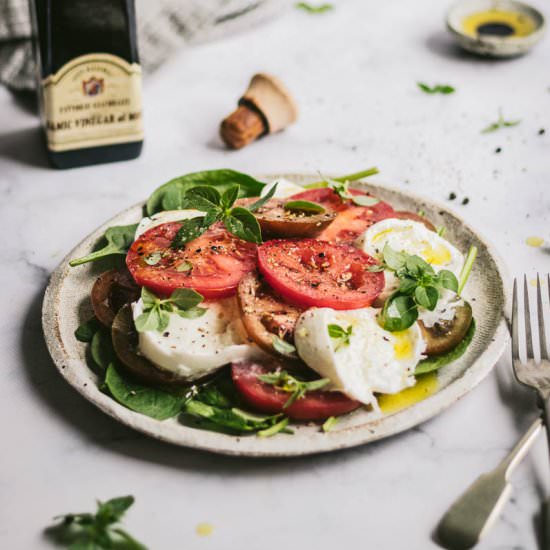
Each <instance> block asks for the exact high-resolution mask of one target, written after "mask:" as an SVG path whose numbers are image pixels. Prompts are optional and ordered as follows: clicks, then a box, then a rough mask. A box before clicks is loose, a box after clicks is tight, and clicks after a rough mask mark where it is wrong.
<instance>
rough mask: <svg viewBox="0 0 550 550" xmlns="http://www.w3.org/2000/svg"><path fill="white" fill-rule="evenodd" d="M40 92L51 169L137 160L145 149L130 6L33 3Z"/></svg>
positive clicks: (121, 2) (120, 0) (61, 0)
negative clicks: (143, 148)
mask: <svg viewBox="0 0 550 550" xmlns="http://www.w3.org/2000/svg"><path fill="white" fill-rule="evenodd" d="M31 6H32V8H33V9H32V12H33V13H32V15H33V24H34V28H35V34H36V37H37V38H36V43H35V46H36V47H35V53H36V60H37V68H38V70H37V74H38V88H39V95H40V104H41V113H42V119H43V124H44V129H45V134H46V143H47V148H48V155H49V158H50V161H51V162H52V164H53V165H54V166H56V167H57V168H72V167H75V166H84V165H87V164H98V163H102V162H113V161H118V160H127V159H132V158H136V157H137V156H139V154H140V152H141V148H142V145H143V125H142V124H143V123H142V106H141V68H140V65H139V58H138V49H137V37H136V25H135V8H134V1H133V0H32V2H31Z"/></svg>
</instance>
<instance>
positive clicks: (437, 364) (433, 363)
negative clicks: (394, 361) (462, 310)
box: [414, 319, 476, 376]
mask: <svg viewBox="0 0 550 550" xmlns="http://www.w3.org/2000/svg"><path fill="white" fill-rule="evenodd" d="M475 331H476V324H475V321H474V320H473V319H472V323H471V324H470V328H469V329H468V332H466V335H465V336H464V338H463V339H462V340H461V341H460V342H459V343H458V344H457V346H456V347H454V348H453V349H452V350H450V351H448V352H447V353H444V354H443V355H434V356H433V357H427V358H426V359H422V361H420V363H418V365H417V367H416V369H415V371H414V374H415V376H418V375H420V374H427V373H428V372H433V371H435V370H438V369H440V368H441V367H444V366H445V365H448V364H449V363H452V362H453V361H456V360H457V359H458V358H460V357H462V355H464V353H465V352H466V350H467V349H468V346H469V345H470V344H471V342H472V340H473V338H474V334H475Z"/></svg>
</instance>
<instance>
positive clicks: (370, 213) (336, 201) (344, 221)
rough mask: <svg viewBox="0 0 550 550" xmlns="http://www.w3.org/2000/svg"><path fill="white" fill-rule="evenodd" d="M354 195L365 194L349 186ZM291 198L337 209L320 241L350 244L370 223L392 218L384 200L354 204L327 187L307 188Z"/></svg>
mask: <svg viewBox="0 0 550 550" xmlns="http://www.w3.org/2000/svg"><path fill="white" fill-rule="evenodd" d="M350 192H351V193H353V194H354V195H366V193H365V192H363V191H359V190H358V189H350ZM292 200H306V201H311V202H316V203H318V204H321V205H322V206H324V207H325V208H326V209H327V210H329V211H332V212H338V215H337V216H336V219H335V220H334V221H333V222H332V223H331V224H330V225H329V226H328V227H327V228H326V229H325V230H323V231H322V232H321V234H320V235H318V236H317V238H318V239H320V240H322V241H329V242H335V243H346V244H351V243H353V241H355V239H357V237H359V235H361V233H363V231H365V230H366V229H368V228H369V227H370V226H371V225H373V224H375V223H376V222H379V221H381V220H385V219H386V218H392V217H393V216H394V209H393V208H392V207H391V206H390V205H389V204H388V203H387V202H384V201H380V202H378V203H377V204H374V205H373V206H357V205H355V204H354V203H353V202H352V201H351V200H344V201H342V199H341V198H340V197H339V196H338V195H337V194H336V193H335V192H334V191H333V190H332V189H330V188H327V187H325V188H322V189H310V190H308V191H304V192H303V193H298V194H297V195H293V196H292Z"/></svg>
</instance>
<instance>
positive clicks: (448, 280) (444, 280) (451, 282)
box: [437, 269, 458, 292]
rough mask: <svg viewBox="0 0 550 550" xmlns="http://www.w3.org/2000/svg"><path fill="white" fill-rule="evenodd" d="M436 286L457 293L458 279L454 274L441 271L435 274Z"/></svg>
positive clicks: (444, 270)
mask: <svg viewBox="0 0 550 550" xmlns="http://www.w3.org/2000/svg"><path fill="white" fill-rule="evenodd" d="M437 284H438V285H439V286H442V287H443V288H446V289H448V290H452V291H453V292H457V291H458V279H457V278H456V276H455V274H454V273H453V272H452V271H449V270H448V269H442V270H441V271H440V272H439V273H438V274H437Z"/></svg>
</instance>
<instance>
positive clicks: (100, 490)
mask: <svg viewBox="0 0 550 550" xmlns="http://www.w3.org/2000/svg"><path fill="white" fill-rule="evenodd" d="M536 3H537V4H538V5H539V6H541V7H543V6H544V2H542V0H539V1H537V2H536ZM445 4H446V2H437V1H435V0H431V1H430V0H417V1H416V2H414V8H413V5H412V3H409V2H403V1H399V0H386V1H385V2H378V3H375V2H366V1H365V0H346V1H344V0H340V1H336V5H337V9H336V10H335V11H334V12H332V13H329V14H326V15H324V16H308V15H307V14H304V13H301V12H299V11H297V10H289V12H288V14H287V15H285V16H283V17H282V18H281V19H279V20H277V21H274V22H273V23H272V24H270V25H268V26H264V27H262V28H258V29H256V30H253V31H250V32H248V33H245V34H241V35H239V36H235V37H232V38H230V39H227V40H225V41H223V42H216V43H212V44H207V45H203V46H199V47H196V48H195V49H192V50H188V51H186V52H182V54H181V55H180V56H178V57H177V58H175V59H173V60H171V61H170V62H168V63H167V64H166V65H165V66H164V67H163V68H162V69H161V70H160V71H159V72H158V73H156V74H155V75H154V76H152V77H151V78H149V79H148V81H147V82H146V85H145V101H146V133H147V144H146V147H145V150H144V153H143V155H142V157H141V158H140V159H138V160H136V161H133V162H128V163H119V164H112V165H104V166H97V167H90V168H83V169H77V170H72V171H66V172H60V171H55V170H52V169H50V168H48V167H47V166H46V165H45V158H44V154H43V151H42V149H41V143H40V139H39V134H38V131H37V129H36V127H37V119H36V117H35V115H34V114H33V112H32V109H31V108H30V107H29V105H30V104H29V103H28V102H27V101H24V100H18V99H16V98H14V97H12V96H11V95H10V94H9V93H8V92H7V91H6V90H3V89H0V121H1V125H0V132H1V133H0V190H1V196H2V202H1V203H0V211H1V220H2V228H3V231H2V235H3V238H2V250H3V258H4V261H3V269H2V270H1V271H0V282H1V287H2V309H3V314H2V315H1V317H0V335H1V336H0V350H1V356H2V371H3V382H2V384H1V385H0V412H1V417H2V419H3V421H2V426H3V430H2V432H3V433H2V440H1V441H2V443H1V445H0V510H1V513H0V548H5V549H9V550H19V549H21V550H29V549H35V548H36V549H39V548H49V543H48V542H47V541H45V539H44V538H43V536H42V533H41V530H42V528H43V527H44V526H46V525H47V524H48V523H49V522H50V520H51V518H52V516H53V515H55V514H57V513H63V512H68V511H80V510H86V509H90V508H92V507H93V500H94V498H96V497H97V498H101V499H107V498H109V497H112V496H116V495H120V494H126V493H131V494H133V495H135V496H136V498H137V503H136V505H135V506H134V508H133V509H132V510H131V512H130V513H129V515H128V517H127V521H126V524H127V526H128V528H129V530H130V531H131V532H133V533H134V534H135V535H136V536H137V537H138V538H140V539H142V540H143V541H144V542H146V543H147V544H148V545H149V546H150V548H152V549H155V550H157V549H162V550H164V549H169V550H170V549H174V550H175V549H179V548H185V549H188V550H190V549H203V548H204V549H207V548H208V549H233V548H241V549H248V548H262V549H263V550H275V549H279V548H281V547H286V548H298V547H304V546H305V545H307V547H311V548H317V549H318V550H325V549H326V550H328V549H332V548H335V547H340V548H346V547H361V548H369V549H370V548H372V549H382V550H394V549H401V548H407V549H420V550H424V549H428V548H436V545H435V543H433V542H432V540H431V532H432V529H433V527H434V525H435V524H436V522H437V521H438V519H439V517H440V514H441V513H442V511H443V510H444V509H445V507H446V506H447V505H448V504H449V503H450V502H451V501H452V499H453V498H454V497H455V496H456V495H457V494H458V493H459V492H460V491H461V490H462V489H463V488H464V487H465V486H466V485H467V484H468V483H469V482H470V481H472V480H473V479H474V478H475V477H476V476H477V475H478V474H480V473H481V472H482V471H484V470H485V469H487V468H489V467H491V466H493V465H495V464H496V463H497V461H498V460H499V459H500V458H501V457H502V456H503V455H504V453H505V451H506V450H507V449H508V448H510V447H511V445H512V444H513V443H514V442H515V440H516V438H518V436H519V435H520V434H521V433H522V430H523V429H524V428H525V427H526V426H527V425H528V424H529V422H530V420H531V419H532V418H533V417H534V415H535V414H536V408H535V405H534V399H533V397H532V396H531V395H530V394H529V393H528V392H526V391H524V390H523V389H521V388H519V387H518V386H517V385H516V384H515V382H513V380H512V378H511V373H510V362H509V360H508V356H506V357H504V358H503V359H502V360H501V361H500V363H499V364H498V366H497V368H496V369H495V371H494V373H493V374H492V375H491V376H490V377H489V378H488V379H487V380H486V381H485V382H484V383H483V384H482V385H481V386H480V387H479V388H478V389H476V390H475V391H473V392H472V393H471V394H470V395H468V396H467V397H465V398H464V399H463V400H461V401H460V402H459V403H457V404H456V405H454V406H453V407H452V408H451V409H449V410H448V411H447V412H445V413H444V414H442V415H440V416H439V417H437V418H435V419H433V420H431V421H430V422H427V423H426V424H424V425H422V426H420V427H419V428H417V429H414V430H411V431H410V432H408V433H406V434H403V435H401V436H398V437H394V438H391V439H389V440H386V441H383V442H380V443H377V444H374V445H369V446H366V447H362V448H357V449H354V450H350V451H346V452H340V453H335V454H331V455H326V456H319V457H308V458H303V459H294V460H260V461H253V460H244V459H234V458H233V459H231V458H224V457H218V456H210V455H207V454H203V453H200V452H194V451H189V450H185V449H180V448H173V447H170V446H168V445H163V444H160V443H158V442H156V441H152V440H149V439H147V438H145V437H143V436H141V435H139V434H137V433H134V432H132V431H130V430H129V429H126V428H124V427H122V426H119V425H117V424H116V423H115V422H114V421H113V420H111V419H110V418H108V417H106V416H104V415H103V414H102V413H100V412H99V411H97V410H96V409H95V408H94V407H93V406H92V405H90V404H88V403H87V402H85V401H84V400H83V399H82V398H81V397H80V396H78V395H77V394H76V392H75V391H74V390H72V389H71V388H70V387H69V386H68V385H67V384H66V383H65V382H64V381H63V380H62V379H61V378H60V377H59V376H58V374H57V373H56V371H55V370H54V367H53V365H52V363H51V361H50V359H49V357H48V355H47V351H46V349H45V346H44V343H43V340H42V336H41V327H40V305H41V300H42V294H43V290H44V287H45V285H46V282H47V279H48V274H49V273H50V272H51V271H52V270H53V268H54V267H55V266H56V264H57V263H58V262H59V261H60V260H61V258H62V256H63V255H64V254H65V253H66V252H67V251H68V250H69V249H70V248H71V247H72V246H73V244H74V243H75V242H76V241H78V240H80V239H81V238H82V237H83V236H84V235H86V234H87V233H88V232H90V231H91V230H92V229H93V228H94V227H96V226H97V225H98V224H99V223H100V222H102V221H103V220H104V219H106V218H108V217H110V216H112V215H113V214H114V213H116V212H117V211H119V210H121V209H122V208H124V207H126V206H127V205H128V204H130V203H134V202H136V201H138V200H140V199H143V198H145V197H146V196H147V195H148V193H149V192H150V191H151V190H152V189H153V188H154V187H156V186H157V185H158V184H160V183H162V182H164V181H165V180H167V179H169V178H170V177H172V176H174V175H177V174H181V173H185V172H188V171H192V170H197V169H205V168H216V167H231V168H236V169H240V170H243V171H249V172H269V171H292V170H296V171H300V170H318V169H320V170H322V171H326V172H328V171H336V172H348V171H355V170H358V169H361V168H364V167H368V166H371V165H373V164H374V165H377V166H379V167H380V169H381V171H382V175H381V177H380V178H379V179H380V180H381V181H385V182H388V183H392V184H396V185H399V186H401V187H402V188H404V189H408V188H410V189H411V190H414V191H415V192H417V193H423V194H426V195H430V196H433V197H435V198H438V199H440V200H441V201H445V200H446V197H447V195H448V194H449V192H450V191H454V192H456V193H457V195H458V197H459V200H457V201H455V202H454V203H452V204H450V206H452V207H454V208H455V209H456V211H457V212H458V213H459V214H460V215H462V216H464V217H465V218H466V219H467V220H468V221H469V222H471V223H472V224H473V225H474V226H475V227H477V228H478V229H479V230H480V232H482V233H483V234H485V235H486V236H487V237H488V238H489V239H491V240H492V241H493V242H494V243H496V245H497V247H498V249H499V250H500V252H501V254H502V255H503V256H504V258H505V260H506V263H507V264H508V267H509V268H510V271H511V272H512V273H514V274H520V273H522V272H523V271H526V272H528V273H529V274H530V277H532V274H533V273H534V272H535V271H536V270H537V269H538V270H540V271H545V272H546V271H550V248H549V247H548V246H546V247H542V248H538V249H535V248H530V247H528V246H527V245H526V244H525V239H526V237H528V236H530V235H537V236H541V237H544V238H545V239H546V241H547V243H549V244H550V230H549V224H548V221H549V219H550V193H549V192H548V186H549V185H550V182H549V180H548V174H549V168H550V154H549V148H550V93H549V86H550V80H549V78H548V70H547V68H548V64H549V62H550V51H549V48H550V39H546V40H544V41H543V42H542V43H541V44H540V45H539V46H538V47H537V48H536V49H535V50H534V51H533V52H532V53H531V54H530V55H529V56H527V57H524V58H521V59H516V60H512V61H503V62H490V61H485V60H478V59H475V58H472V57H470V56H466V55H463V54H461V53H459V52H457V51H456V50H455V49H454V48H453V47H452V45H451V44H450V43H449V38H448V36H447V35H446V33H445V29H444V25H443V15H444V11H445ZM258 70H262V71H272V72H274V73H276V74H278V75H279V76H280V77H281V78H282V79H283V80H284V81H285V82H287V83H288V85H289V87H290V88H291V89H292V90H293V91H294V93H295V94H296V96H297V99H298V101H299V103H300V106H301V118H300V120H299V123H298V124H296V126H295V127H293V128H292V129H290V130H289V131H287V132H285V133H283V134H280V135H277V136H273V137H270V138H268V139H265V140H263V141H261V142H259V143H257V144H255V145H253V146H251V147H249V148H247V149H245V150H243V151H240V152H228V151H226V150H224V149H223V148H222V147H221V144H220V142H219V140H218V138H217V135H216V134H217V125H218V123H219V121H220V119H221V118H222V117H223V116H224V115H226V114H227V112H228V111H230V110H231V109H232V107H233V105H234V101H235V100H236V98H237V97H238V96H239V94H240V92H241V91H242V89H243V86H244V85H245V84H246V82H247V79H248V78H249V76H250V75H251V74H253V73H254V72H256V71H258ZM419 80H422V81H426V82H428V83H435V82H442V83H450V84H452V85H454V86H455V87H456V88H457V93H455V94H454V95H450V96H445V97H443V96H428V95H425V94H423V93H421V92H419V91H418V90H417V88H416V82H417V81H419ZM499 107H502V109H503V111H504V114H505V116H506V117H509V118H521V119H522V122H521V124H520V125H519V126H517V127H515V128H512V129H508V130H502V131H499V132H496V133H494V134H489V135H482V134H481V133H480V130H481V129H482V128H483V127H485V126H486V125H488V124H489V123H491V122H493V121H494V120H495V119H496V117H497V109H498V108H499ZM540 128H546V129H547V131H546V134H544V135H538V131H539V129H540ZM497 147H501V148H502V152H501V153H500V154H496V153H495V152H494V151H495V148H497ZM465 196H467V197H469V198H470V204H468V205H467V206H462V205H460V199H462V198H463V197H465ZM544 443H545V442H544V441H543V439H542V438H541V439H540V441H538V442H537V445H536V447H535V449H534V451H533V453H532V454H531V455H530V456H529V457H528V458H527V460H526V461H525V463H524V464H523V465H522V466H521V467H520V469H519V470H518V471H517V474H516V475H515V476H514V485H515V491H514V496H513V500H512V502H511V503H510V504H509V505H508V506H507V508H506V510H505V513H504V516H503V518H502V520H501V521H500V522H499V523H498V525H497V526H496V528H495V529H494V531H492V532H491V533H490V535H489V536H488V537H487V539H486V540H485V541H484V542H483V543H482V544H480V546H479V547H480V548H483V549H485V550H497V549H512V548H515V549H520V548H521V549H533V548H536V538H535V534H534V527H533V525H534V522H536V519H535V518H536V515H537V514H538V511H539V505H540V502H541V498H542V497H544V495H545V494H546V491H547V490H548V475H547V474H548V462H547V451H546V446H545V444H544ZM199 522H209V523H211V524H213V526H214V532H213V534H212V535H211V536H209V537H202V538H201V537H198V536H197V534H196V533H195V526H196V525H197V523H199Z"/></svg>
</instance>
